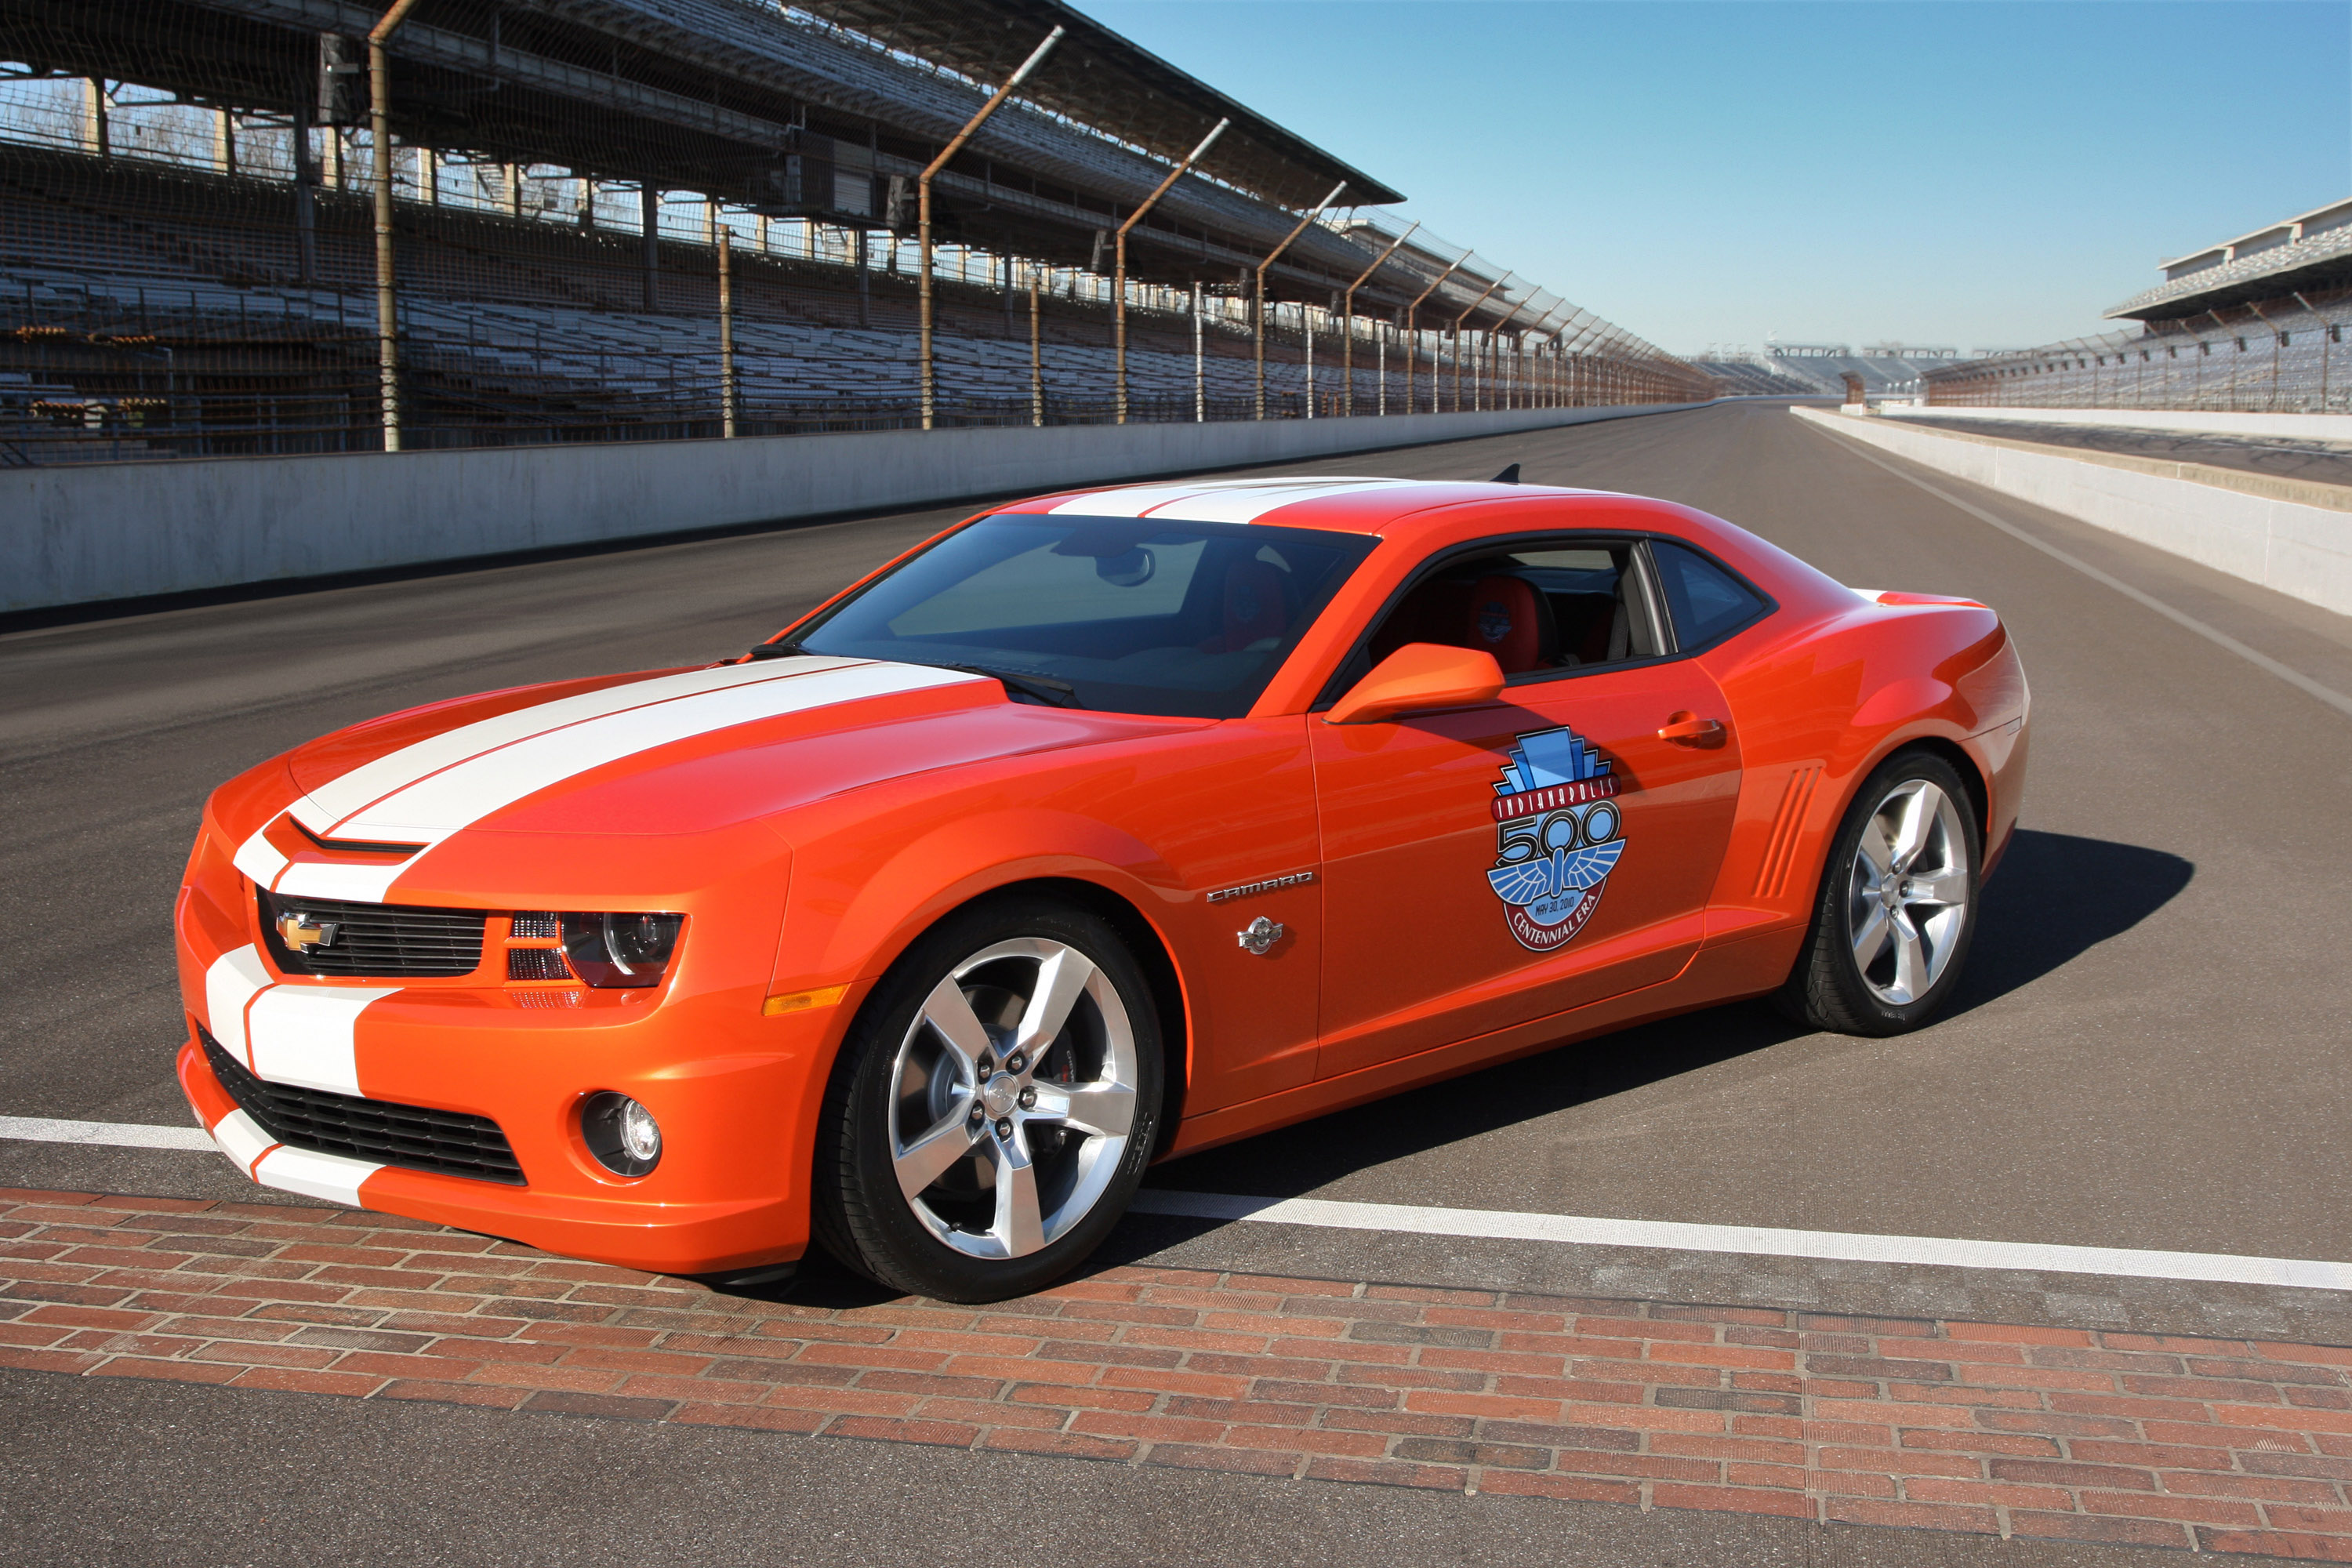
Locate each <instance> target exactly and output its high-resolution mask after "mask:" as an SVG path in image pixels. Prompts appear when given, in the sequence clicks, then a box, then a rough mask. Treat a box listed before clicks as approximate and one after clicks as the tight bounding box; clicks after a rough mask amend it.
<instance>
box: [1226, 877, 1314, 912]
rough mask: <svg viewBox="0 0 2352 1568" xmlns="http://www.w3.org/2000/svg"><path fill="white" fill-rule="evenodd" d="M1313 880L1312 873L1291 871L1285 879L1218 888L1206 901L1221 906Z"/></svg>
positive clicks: (1273, 878) (1278, 878)
mask: <svg viewBox="0 0 2352 1568" xmlns="http://www.w3.org/2000/svg"><path fill="white" fill-rule="evenodd" d="M1314 879H1315V873H1314V872H1312V871H1293V872H1292V873H1290V875H1288V876H1287V877H1268V878H1267V879H1265V881H1263V882H1244V883H1243V884H1242V885H1241V886H1240V887H1238V888H1220V889H1217V890H1216V891H1215V892H1213V893H1211V894H1210V895H1209V899H1208V901H1209V902H1210V903H1213V904H1222V903H1223V902H1224V901H1225V900H1228V899H1246V898H1248V897H1249V896H1250V895H1251V894H1253V893H1271V892H1272V891H1274V890H1275V889H1276V888H1296V887H1297V886H1299V885H1300V884H1301V883H1304V882H1311V881H1313V880H1314Z"/></svg>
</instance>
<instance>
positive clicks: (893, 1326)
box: [0, 1189, 2352, 1563]
mask: <svg viewBox="0 0 2352 1568" xmlns="http://www.w3.org/2000/svg"><path fill="white" fill-rule="evenodd" d="M0 1366H11V1367H20V1368H32V1369H37V1370H45V1371H51V1372H58V1373H75V1374H79V1375H83V1376H93V1377H149V1378H164V1379H173V1380H176V1381H181V1382H192V1383H208V1384H227V1385H229V1386H232V1387H237V1388H259V1389H278V1390H293V1391H299V1392H304V1393H311V1394H343V1395H349V1396H352V1397H354V1398H375V1399H422V1400H441V1401H448V1402H451V1403H457V1404H465V1405H492V1406H498V1407H502V1408H507V1409H521V1410H541V1411H557V1412H563V1413H568V1414H572V1415H596V1416H606V1417H614V1418H621V1419H634V1420H644V1421H677V1422H689V1423H701V1424H706V1425H716V1426H744V1427H761V1428H768V1429H772V1430H775V1431H782V1432H793V1433H806V1434H817V1435H822V1436H835V1437H863V1438H873V1439H880V1440H884V1441H892V1442H906V1443H929V1444H940V1445H947V1446H950V1447H967V1448H985V1449H1006V1450H1013V1451H1015V1452H1023V1453H1034V1454H1049V1455H1062V1456H1068V1457H1073V1458H1088V1459H1097V1460H1107V1461H1112V1462H1118V1463H1129V1464H1147V1465H1176V1466H1189V1467H1193V1468H1211V1469H1223V1470H1237V1471H1243V1472H1246V1473H1250V1474H1255V1475H1265V1476H1280V1477H1297V1478H1304V1479H1323V1480H1332V1481H1355V1482H1367V1483H1372V1484H1377V1485H1391V1486H1410V1487H1432V1488H1443V1489H1448V1490H1456V1491H1485V1492H1509V1493H1520V1494H1533V1495H1537V1496H1546V1497H1555V1498H1565V1499H1572V1500H1584V1501H1602V1502H1616V1503H1623V1504H1627V1505H1632V1506H1639V1507H1643V1508H1653V1507H1654V1508H1675V1509H1712V1510H1730V1511H1735V1512H1746V1513H1759V1514H1774V1515H1780V1516H1782V1517H1788V1518H1796V1519H1811V1520H1815V1521H1823V1522H1847V1523H1858V1524H1880V1525H1907V1526H1918V1527H1926V1528H1932V1529H1942V1530H1959V1531H1984V1532H1988V1533H1990V1532H2000V1533H2001V1534H2004V1535H2009V1534H2014V1535H2031V1536H2045V1537H2057V1538H2062V1539H2068V1540H2076V1541H2099V1542H2127V1543H2133V1544H2139V1545H2148V1546H2171V1547H2196V1548H2201V1549H2202V1550H2205V1551H2209V1552H2261V1553H2270V1554H2275V1555H2279V1556H2292V1557H2299V1558H2304V1559H2307V1560H2318V1561H2323V1562H2336V1563H2352V1498H2347V1483H2352V1349H2345V1348H2336V1347H2328V1346H2319V1345H2299V1344H2284V1343H2271V1342H2242V1341H2233V1340H2211V1339H2187V1338H2173V1337H2158V1336H2150V1335H2146V1334H2132V1333H2119V1332H2113V1331H2083V1330H2074V1329H2051V1328H2033V1327H2023V1326H2017V1325H2008V1324H1998V1323H1959V1322H1928V1321H1910V1320H1885V1319H1864V1318H1850V1317H1833V1316H1826V1315H1822V1314H1815V1313H1808V1312H1795V1311H1779V1310H1759V1309H1751V1308H1732V1307H1685V1306H1672V1305H1666V1304H1663V1303H1658V1302H1641V1301H1618V1300H1566V1299H1561V1298H1557V1297H1539V1296H1526V1295H1517V1294H1498V1293H1496V1292H1490V1291H1481V1290H1438V1289H1415V1288H1406V1287H1395V1286H1379V1285H1363V1284H1355V1283H1349V1282H1346V1281H1332V1280H1319V1279H1270V1278H1264V1277H1256V1276H1244V1275H1234V1274H1209V1273H1197V1272H1188V1271H1179V1270H1168V1269H1151V1268H1112V1269H1107V1270H1104V1271H1102V1272H1100V1273H1097V1274H1094V1275H1092V1276H1090V1277H1087V1278H1086V1279H1079V1280H1076V1281H1073V1282H1072V1283H1069V1284H1066V1285H1064V1286H1062V1287H1060V1288H1058V1289H1054V1290H1049V1291H1047V1292H1045V1294H1043V1295H1040V1296H1036V1297H1033V1298H1030V1299H1027V1300H1019V1301H1012V1302H1005V1303H1003V1304H1001V1305H998V1306H993V1307H980V1308H970V1307H952V1306H946V1305H942V1304H940V1303H936V1302H929V1301H921V1300H894V1301H889V1302H886V1303H883V1304H880V1305H877V1306H871V1307H863V1308H854V1309H843V1310H830V1309H821V1308H814V1307H802V1306H794V1305H790V1304H775V1303H770V1302H763V1301H755V1300H744V1299H741V1298H737V1297H731V1296H727V1295H723V1294H719V1293H718V1292H714V1291H712V1290H710V1289H706V1288H704V1287H702V1286H699V1285H696V1284H694V1283H691V1282H688V1281H683V1280H677V1279H663V1278H659V1277H656V1276H650V1275H645V1274H639V1273H635V1272H632V1271H630V1270H627V1269H621V1268H607V1267H604V1266H603V1265H600V1264H593V1263H576V1262H570V1261H567V1260H564V1259H562V1258H553V1257H551V1256H549V1255H547V1254H544V1253H541V1252H536V1251H533V1250H532V1249H530V1248H529V1247H520V1246H516V1245H514V1244H512V1243H509V1242H499V1241H492V1240H489V1239H488V1238H486V1237H478V1236H469V1235H466V1234H464V1233H461V1232H457V1231H450V1230H444V1229H441V1228H440V1227H438V1226H429V1225H425V1224H421V1223H419V1222H416V1221H413V1220H406V1219H401V1218H397V1217H395V1216H393V1215H377V1214H358V1213H346V1212H341V1211H337V1210H330V1209H312V1208H283V1207H278V1206H274V1205H264V1204H245V1203H200V1202H188V1201H181V1200H176V1199H167V1198H142V1197H108V1196H96V1195H93V1194H87V1193H52V1192H28V1191H20V1190H13V1189H0Z"/></svg>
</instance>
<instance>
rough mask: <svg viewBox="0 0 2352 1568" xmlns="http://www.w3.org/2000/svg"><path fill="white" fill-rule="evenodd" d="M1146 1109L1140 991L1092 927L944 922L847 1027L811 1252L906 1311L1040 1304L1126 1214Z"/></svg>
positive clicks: (1153, 1030)
mask: <svg viewBox="0 0 2352 1568" xmlns="http://www.w3.org/2000/svg"><path fill="white" fill-rule="evenodd" d="M1159 1113H1160V1028H1159V1019H1158V1016H1157V1014H1156V1013H1155V1012H1154V1011H1153V1009H1152V999H1151V993H1150V987H1149V985H1148V984H1147V983H1146V981H1145V979H1144V975H1143V972H1142V969H1141V968H1140V966H1139V965H1138V964H1137V963H1136V961H1135V959H1134V957H1133V955H1131V954H1130V953H1129V952H1128V951H1127V948H1126V947H1125V945H1124V944H1123V943H1121V942H1120V941H1119V939H1118V934H1117V933H1116V932H1115V931H1113V930H1112V929H1111V928H1110V926H1109V925H1108V923H1106V922H1105V921H1101V920H1100V919H1098V918H1097V917H1096V916H1094V915H1092V914H1090V913H1088V912H1087V911H1085V910H1079V909H1076V908H1074V907H1072V906H1070V905H1067V904H1063V903H1059V902H1055V901H1049V900H1043V899H1034V898H1009V899H1003V900H992V901H990V902H987V903H984V904H981V905H977V906H975V907H973V908H971V909H969V910H962V911H960V912H959V913H957V914H955V915H952V916H950V917H949V919H948V920H946V921H942V922H941V923H940V926H938V927H937V928H935V929H934V930H932V931H930V932H929V933H927V934H926V935H925V936H924V937H923V938H922V939H921V940H920V941H919V942H916V944H915V945H914V946H913V947H912V948H910V949H909V950H908V952H907V953H906V955H905V956H904V957H902V958H901V959H900V960H899V961H898V963H897V964H895V965H893V966H892V968H891V971H890V973H889V974H888V975H887V976H886V977H885V978H884V980H883V982H882V984H881V985H880V986H879V987H877V989H876V991H875V994H874V995H873V996H872V997H871V998H870V999H868V1001H867V1002H866V1005H865V1007H863V1008H862V1009H860V1012H859V1016H858V1019H857V1021H856V1024H855V1025H854V1026H852V1028H851V1031H850V1037H849V1039H848V1041H847V1042H846V1044H845V1046H844V1047H843V1052H842V1059H841V1061H840V1063H839V1064H838V1065H837V1066H836V1068H835V1072H834V1077H833V1081H832V1084H831V1085H830V1087H829V1089H828V1091H827V1095H826V1102H825V1107H824V1115H823V1118H822V1120H821V1121H820V1124H819V1136H818V1149H817V1173H816V1174H817V1180H816V1191H815V1197H816V1205H815V1221H816V1226H817V1234H818V1237H819V1239H820V1240H822V1241H823V1242H824V1245H825V1247H826V1249H827V1250H829V1251H831V1252H833V1253H834V1254H835V1256H836V1257H838V1258H840V1259H841V1260H842V1261H843V1262H844V1263H845V1264H847V1265H848V1266H849V1267H851V1268H855V1269H856V1270H858V1271H859V1272H860V1273H863V1274H866V1275H868V1276H870V1277H872V1278H873V1279H877V1280H879V1281H881V1282H882V1283H883V1284H886V1285H889V1286H891V1287H893V1288H895V1289H901V1290H906V1291H909V1292H912V1293H915V1294H918V1295H924V1296H930V1297H935V1298H938V1299H940V1300H950V1301H986V1300H1002V1299H1003V1298H1005V1297H1008V1296H1016V1295H1021V1294H1024V1293H1025V1292H1028V1291H1031V1290H1035V1289H1040V1288H1041V1287H1043V1286H1045V1285H1046V1284H1048V1283H1050V1282H1051V1281H1052V1280H1054V1279H1057V1278H1059V1277H1060V1276H1061V1275H1063V1274H1065V1273H1067V1272H1068V1271H1069V1270H1070V1269H1071V1268H1075V1267H1076V1265H1077V1264H1078V1263H1079V1262H1080V1261H1081V1260H1083V1259H1084V1258H1086V1256H1087V1254H1088V1253H1090V1252H1092V1251H1093V1250H1094V1249H1095V1248H1096V1247H1098V1246H1100V1245H1101V1243H1102V1241H1103V1238H1104V1237H1106V1236H1108V1234H1109V1232H1110V1229H1111V1227H1112V1226H1114V1225H1116V1224H1117V1223H1118V1217H1119V1215H1121V1214H1122V1213H1123V1212H1124V1211H1125V1210H1126V1208H1127V1205H1128V1201H1129V1198H1131V1197H1132V1196H1133V1195H1134V1193H1135V1189H1136V1187H1137V1185H1138V1184H1139V1183H1140V1182H1141V1181H1142V1177H1143V1167H1144V1163H1145V1162H1146V1161H1147V1160H1149V1159H1150V1152H1151V1147H1152V1142H1153V1139H1154V1137H1155V1135H1156V1134H1157V1132H1158V1128H1159Z"/></svg>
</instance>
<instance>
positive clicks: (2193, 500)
mask: <svg viewBox="0 0 2352 1568" xmlns="http://www.w3.org/2000/svg"><path fill="white" fill-rule="evenodd" d="M1790 413H1791V414H1793V415H1794V416H1796V417H1798V418H1800V419H1803V420H1808V421H1810V422H1811V423H1813V424H1815V425H1819V426H1822V428H1824V429H1827V430H1832V431H1834V432H1835V433H1837V434H1838V435H1841V436H1844V437H1850V438H1852V439H1853V440H1857V441H1864V442H1867V443H1869V444H1870V445H1871V446H1874V447H1879V448H1881V449H1883V450H1885V451H1888V452H1892V453H1894V454H1895V456H1897V457H1901V458H1910V459H1911V460H1912V461H1913V462H1916V463H1919V464H1921V465H1923V466H1925V467H1927V468H1934V469H1936V470H1937V471H1938V472H1941V473H1947V474H1951V475H1954V476H1955V477H1957V478H1959V479H1968V480H1970V481H1971V482H1973V483H1976V484H1979V485H1982V486H1984V487H1985V488H1986V489H1992V490H1998V491H2000V493H2001V494H2003V495H2008V496H2015V497H2016V498H2017V499H2018V500H2023V501H2030V502H2032V504H2034V505H2035V506H2041V507H2047V508H2049V509H2050V510H2052V511H2055V512H2061V513H2063V514H2064V515H2065V516H2068V517H2072V518H2076V519H2079V520H2080V521H2084V522H2087V523H2091V524H2093V525H2094V526H2096V527H2099V528H2105V529H2108V530H2111V531H2114V532H2116V533H2120V534H2123V535H2126V537H2128V538H2132V539H2137V540H2138V541H2139V542H2142V543H2144V544H2153V545H2155V546H2156V547H2157V548H2158V549H2159V550H2168V551H2171V552H2173V553H2174V554H2176V555H2185V556H2187V557H2188V558H2189V560H2191V561H2195V562H2198V563H2201V564H2203V565H2207V566H2210V567H2212V568H2214V569H2215V570H2216V571H2221V572H2227V573H2229V574H2231V576H2233V577H2242V578H2244V579H2245V580H2246V581H2247V582H2250V583H2259V584H2262V585H2263V586H2264V587H2266V588H2274V589H2276V590H2277V591H2278V592H2280V593H2282V594H2286V595H2292V596H2294V597H2295V598H2298V599H2301V600H2304V601H2305V602H2306V603H2308V604H2314V605H2320V606H2321V607H2323V608H2325V609H2329V610H2334V611H2335V612H2336V613H2337V614H2338V615H2352V512H2347V511H2339V510H2331V509H2328V508H2325V507H2316V506H2305V505H2299V504H2297V503H2295V502H2293V501H2284V500H2273V499H2271V498H2269V497H2265V496H2260V495H2252V494H2248V493H2246V492H2244V491H2242V490H2239V489H2223V488H2221V487H2219V486H2216V485H2210V484H2200V483H2198V482H2196V481H2195V480H2193V479H2176V478H2170V477H2168V476H2165V475H2162V474H2155V473H2147V472H2142V471H2139V470H2138V469H2136V468H2125V467H2117V466H2114V465H2113V464H2112V462H2095V461H2087V460H2083V459H2078V458H2072V457H2066V456H2061V455H2059V454H2058V453H2056V452H2054V451H2053V450H2052V449H2050V448H2047V447H2033V448H2027V447H2020V446H2017V445H2015V444H2013V443H2009V442H2000V441H1989V440H1984V439H1980V438H1970V437H1961V436H1957V435H1946V434H1941V433H1938V432H1936V431H1932V430H1927V429H1922V428H1920V427H1918V426H1914V425H1908V424H1902V423H1897V422H1896V421H1895V420H1891V419H1886V418H1881V417H1868V418H1864V417H1856V416H1851V415H1842V414H1822V413H1819V412H1816V411H1814V410H1812V409H1808V408H1792V409H1790ZM2149 466H2151V467H2153V466H2155V465H2149Z"/></svg>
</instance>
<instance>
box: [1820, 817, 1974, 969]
mask: <svg viewBox="0 0 2352 1568" xmlns="http://www.w3.org/2000/svg"><path fill="white" fill-rule="evenodd" d="M1968 913H1969V847H1968V837H1967V835H1966V833H1965V831H1964V830H1963V829H1962V827H1961V825H1960V814H1959V810H1958V807H1956V806H1955V805H1953V804H1952V797H1951V796H1950V795H1947V794H1945V793H1944V791H1943V790H1941V789H1939V788H1938V787H1937V786H1936V785H1935V784H1930V783H1929V782H1928V781H1927V780H1926V779H1916V778H1915V779H1906V780H1905V781H1904V782H1903V783H1902V784H1897V785H1895V788H1894V789H1893V790H1892V791H1890V792H1889V793H1888V795H1887V796H1886V798H1885V799H1884V800H1882V801H1880V802H1879V803H1878V807H1877V809H1876V810H1874V811H1873V812H1872V813H1871V814H1870V820H1869V821H1867V822H1865V823H1864V824H1863V825H1862V839H1861V842H1860V843H1858V844H1857V845H1855V847H1854V854H1853V874H1852V879H1851V880H1850V881H1849V882H1848V884H1847V888H1846V931H1847V932H1848V934H1849V935H1850V936H1851V938H1852V940H1853V964H1854V968H1855V970H1856V971H1858V972H1859V973H1861V975H1862V983H1863V984H1864V985H1867V986H1868V987H1870V992H1871V994H1872V995H1874V996H1875V997H1877V998H1878V999H1879V1000H1880V1001H1881V1002H1885V1003H1886V1004H1888V1005H1891V1006H1897V1007H1900V1006H1905V1005H1908V1004H1910V1003H1913V1002H1916V1001H1917V1000H1918V999H1919V998H1920V997H1922V996H1924V995H1926V994H1927V992H1928V991H1929V990H1930V989H1931V988H1932V987H1933V986H1934V985H1935V984H1936V982H1937V980H1938V979H1940V978H1941V977H1942V975H1943V973H1944V971H1945V969H1946V968H1948V966H1949V965H1950V963H1951V962H1952V952H1953V948H1954V945H1955V944H1956V943H1957V942H1958V940H1959V937H1960V934H1961V932H1962V931H1965V930H1966V929H1967V925H1968Z"/></svg>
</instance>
